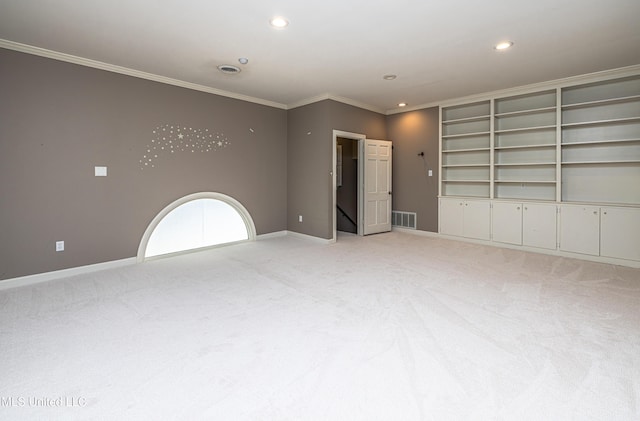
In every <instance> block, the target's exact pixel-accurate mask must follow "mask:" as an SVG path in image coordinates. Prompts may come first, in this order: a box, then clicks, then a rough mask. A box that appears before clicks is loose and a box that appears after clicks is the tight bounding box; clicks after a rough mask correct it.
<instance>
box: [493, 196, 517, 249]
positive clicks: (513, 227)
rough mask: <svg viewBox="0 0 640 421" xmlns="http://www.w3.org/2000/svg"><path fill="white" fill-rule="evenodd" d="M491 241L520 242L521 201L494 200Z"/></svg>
mask: <svg viewBox="0 0 640 421" xmlns="http://www.w3.org/2000/svg"><path fill="white" fill-rule="evenodd" d="M492 222H493V223H492V229H493V241H499V242H501V243H509V244H518V245H520V244H522V203H509V202H494V203H493V212H492Z"/></svg>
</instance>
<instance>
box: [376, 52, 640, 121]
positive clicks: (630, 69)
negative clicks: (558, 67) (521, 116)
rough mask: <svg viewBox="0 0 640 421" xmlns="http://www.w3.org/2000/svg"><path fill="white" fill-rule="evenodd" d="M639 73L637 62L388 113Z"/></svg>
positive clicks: (549, 88) (526, 92) (481, 99)
mask: <svg viewBox="0 0 640 421" xmlns="http://www.w3.org/2000/svg"><path fill="white" fill-rule="evenodd" d="M638 74H640V64H635V65H633V66H626V67H620V68H617V69H609V70H603V71H600V72H594V73H587V74H583V75H577V76H570V77H566V78H563V79H555V80H549V81H545V82H539V83H533V84H530V85H523V86H517V87H513V88H507V89H501V90H497V91H491V92H483V93H480V94H475V95H469V96H465V97H460V98H452V99H447V100H442V101H435V102H429V103H426V104H421V105H416V106H414V107H410V108H406V107H405V108H396V109H393V110H388V111H387V112H386V114H387V115H391V114H400V113H405V112H409V111H417V110H423V109H425V108H432V107H438V106H445V107H449V106H452V105H458V104H461V103H466V102H475V101H486V100H489V99H492V98H497V97H503V96H512V95H522V94H528V93H533V92H536V91H542V90H545V89H548V90H552V89H556V88H566V87H569V86H573V85H581V84H583V83H592V82H600V81H603V80H608V79H614V78H620V77H626V76H635V75H638Z"/></svg>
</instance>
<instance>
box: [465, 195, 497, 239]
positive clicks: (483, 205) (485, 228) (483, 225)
mask: <svg viewBox="0 0 640 421" xmlns="http://www.w3.org/2000/svg"><path fill="white" fill-rule="evenodd" d="M462 229H463V231H464V236H465V237H469V238H476V239H478V240H489V239H490V238H491V204H490V203H489V201H483V200H466V201H465V202H464V212H463V214H462Z"/></svg>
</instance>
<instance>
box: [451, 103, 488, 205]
mask: <svg viewBox="0 0 640 421" xmlns="http://www.w3.org/2000/svg"><path fill="white" fill-rule="evenodd" d="M441 161H442V177H441V180H442V190H443V191H444V194H445V195H447V196H475V197H487V196H488V194H489V188H490V183H491V104H490V102H489V101H483V102H478V103H473V104H464V105H461V106H458V107H450V108H446V109H444V110H443V111H442V159H441Z"/></svg>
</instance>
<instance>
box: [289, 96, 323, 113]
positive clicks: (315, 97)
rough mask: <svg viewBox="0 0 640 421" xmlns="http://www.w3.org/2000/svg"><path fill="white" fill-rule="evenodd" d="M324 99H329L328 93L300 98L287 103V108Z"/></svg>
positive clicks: (302, 105) (298, 106) (290, 108)
mask: <svg viewBox="0 0 640 421" xmlns="http://www.w3.org/2000/svg"><path fill="white" fill-rule="evenodd" d="M326 99H330V97H329V94H321V95H316V96H313V97H311V98H305V99H301V100H300V101H296V102H294V103H292V104H289V105H287V109H288V110H293V109H294V108H300V107H304V106H305V105H310V104H315V103H316V102H320V101H324V100H326Z"/></svg>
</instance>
